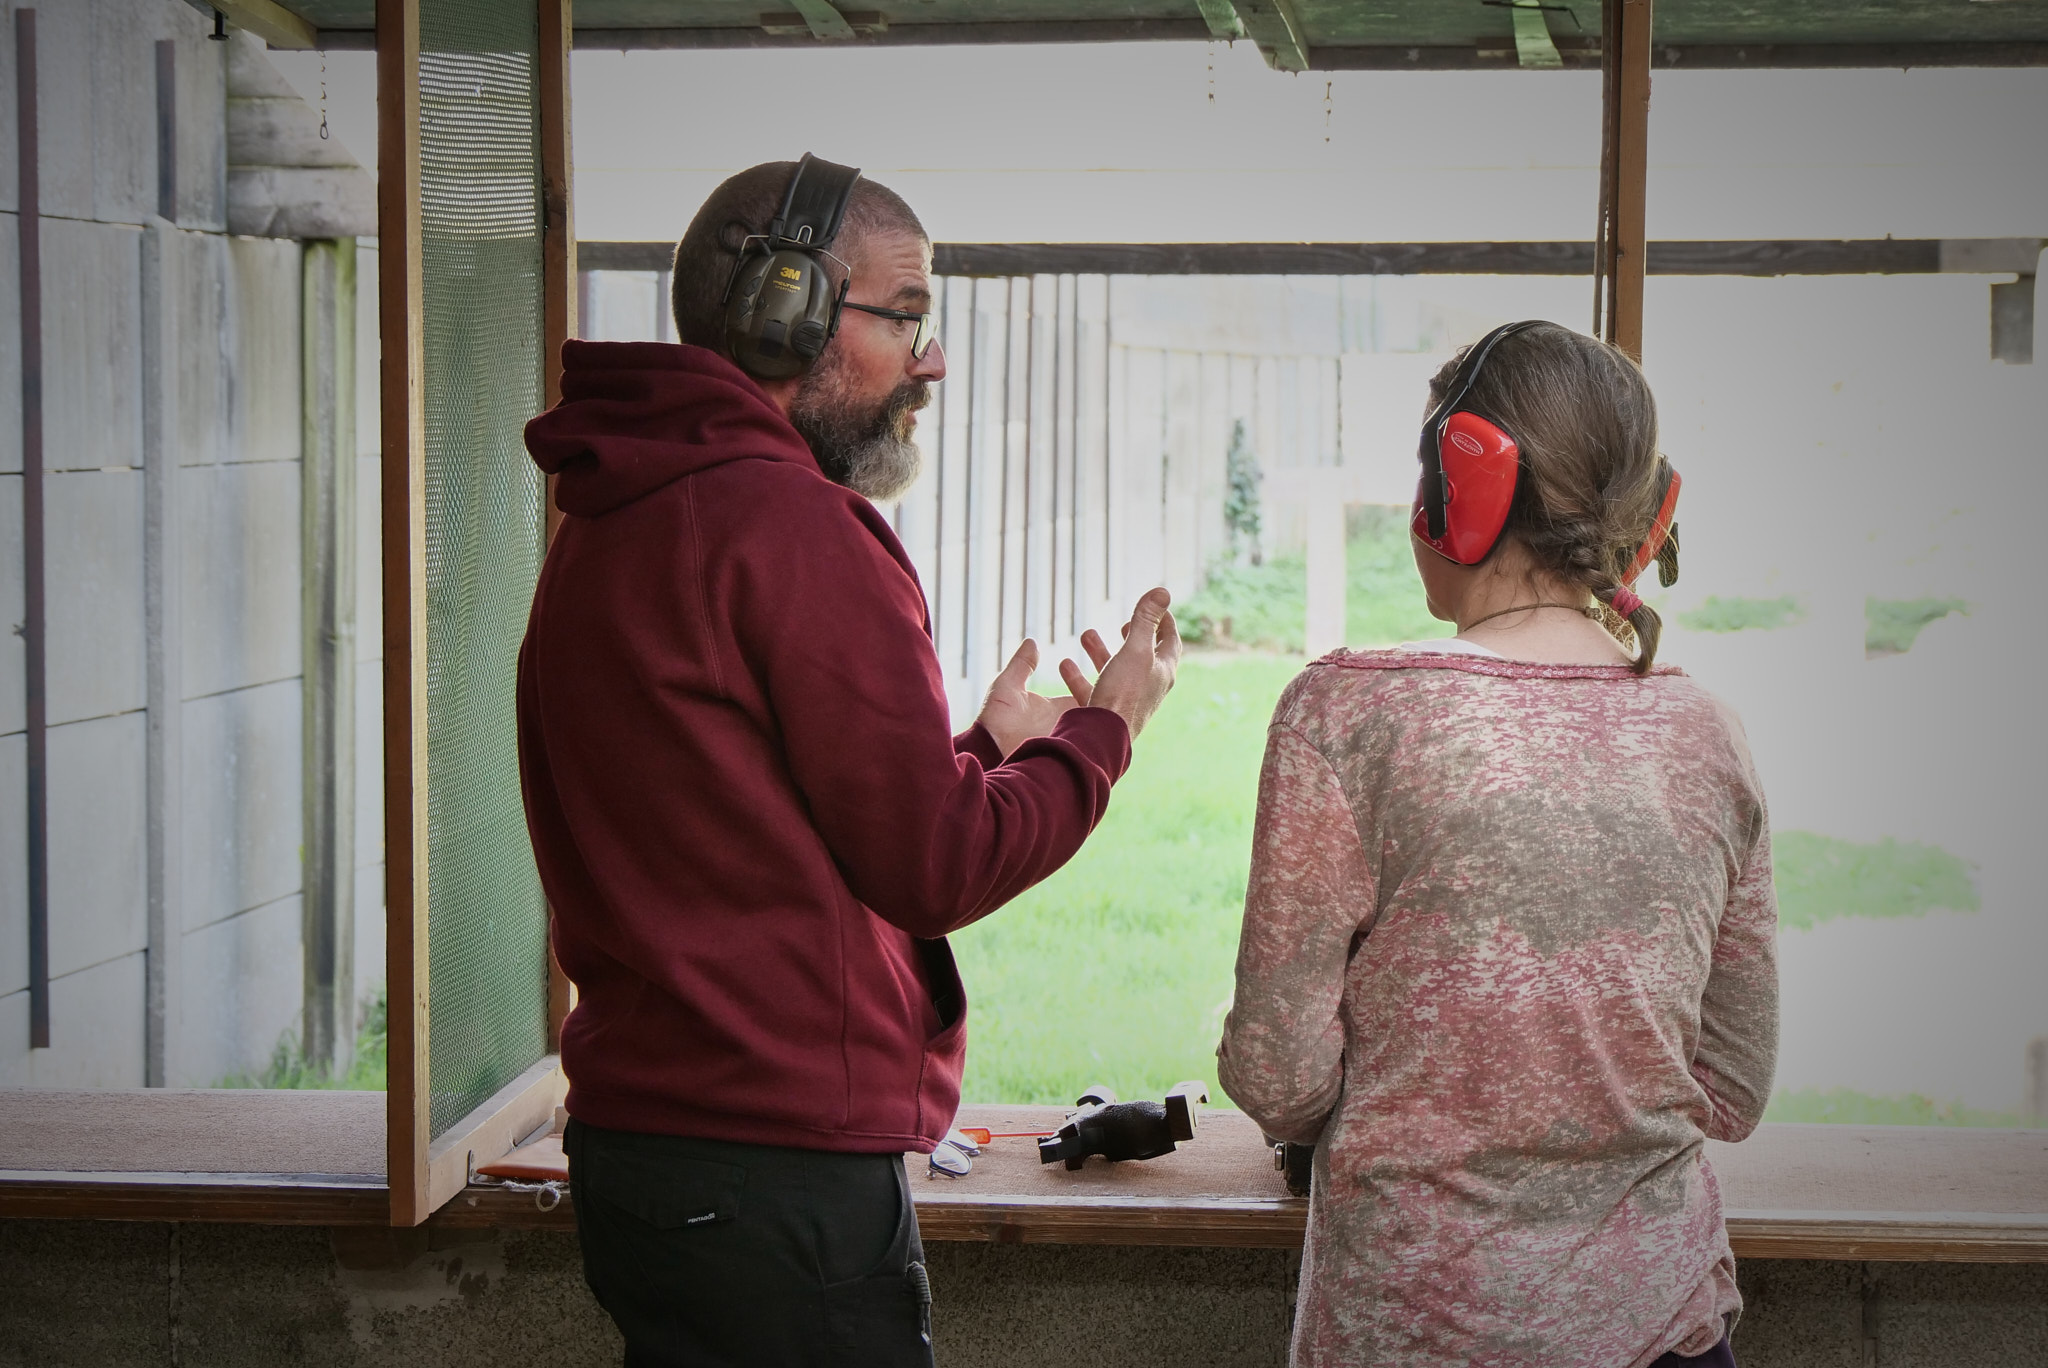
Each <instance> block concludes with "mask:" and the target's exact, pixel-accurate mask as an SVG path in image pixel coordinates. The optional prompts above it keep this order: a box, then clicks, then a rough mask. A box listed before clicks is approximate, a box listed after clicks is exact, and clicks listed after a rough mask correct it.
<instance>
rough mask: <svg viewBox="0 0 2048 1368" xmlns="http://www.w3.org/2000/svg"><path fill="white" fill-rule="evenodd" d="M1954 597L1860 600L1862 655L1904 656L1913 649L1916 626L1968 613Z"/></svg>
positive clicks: (1967, 609) (1869, 656)
mask: <svg viewBox="0 0 2048 1368" xmlns="http://www.w3.org/2000/svg"><path fill="white" fill-rule="evenodd" d="M1969 611H1970V605H1969V604H1967V603H1965V602H1963V600H1961V599H1958V598H1938V599H1937V598H1923V599H1878V598H1871V599H1865V600H1863V654H1864V656H1865V657H1867V658H1875V657H1877V656H1888V655H1904V654H1905V653H1906V652H1907V651H1910V650H1912V649H1913V642H1914V641H1915V640H1916V639H1918V637H1919V636H1920V629H1921V628H1922V627H1925V626H1926V625H1927V624H1928V623H1930V622H1938V621H1940V620H1941V619H1942V618H1945V617H1947V616H1948V615H1949V614H1950V613H1968V612H1969Z"/></svg>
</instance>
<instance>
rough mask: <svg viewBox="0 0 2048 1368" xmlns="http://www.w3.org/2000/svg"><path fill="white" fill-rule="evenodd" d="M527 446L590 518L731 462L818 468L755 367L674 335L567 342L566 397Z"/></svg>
mask: <svg viewBox="0 0 2048 1368" xmlns="http://www.w3.org/2000/svg"><path fill="white" fill-rule="evenodd" d="M526 449H527V451H529V452H530V453H532V455H533V462H534V464H535V465H537V466H539V467H540V468H541V469H542V470H544V471H546V472H547V473H548V474H550V475H553V476H556V477H557V478H556V482H555V503H556V505H557V506H558V507H560V508H561V510H562V511H563V512H564V513H569V514H573V515H574V516H576V517H583V518H589V517H596V516H597V515H599V514H602V513H609V512H610V511H612V510H613V509H615V508H619V507H622V506H623V505H625V504H629V503H631V502H633V501H634V500H635V499H638V498H641V497H643V496H645V495H647V494H650V493H652V492H653V491H655V490H657V489H660V488H662V487H663V486H664V485H668V484H672V483H674V482H675V481H677V480H680V479H682V478H683V477H684V476H685V475H694V474H696V473H697V472H698V471H700V470H709V469H710V468H711V467H713V466H719V465H724V464H726V463H727V462H729V461H743V460H768V461H789V462H793V463H795V464H798V465H803V466H808V467H809V468H810V469H812V470H817V469H818V462H817V459H816V458H815V457H813V456H812V455H811V449H810V448H809V447H808V446H806V445H805V444H804V440H803V438H801V437H799V436H798V435H797V432H796V429H795V428H793V427H791V426H790V425H789V419H788V418H787V417H785V416H784V415H783V412H782V410H781V409H779V408H777V407H776V406H775V405H774V403H773V402H771V401H770V400H769V398H768V396H767V395H765V394H763V393H762V392H761V387H760V386H759V385H757V384H755V383H754V381H753V380H752V379H751V378H750V377H749V376H748V375H747V374H746V372H744V371H742V370H741V369H740V368H739V367H738V366H735V365H734V364H733V363H732V362H730V361H728V360H726V359H725V358H724V357H722V356H720V355H719V354H718V353H716V352H713V351H709V350H707V349H705V348H703V347H692V346H681V345H677V344H674V343H669V342H579V341H575V340H571V341H568V342H565V343H563V344H562V402H561V403H559V404H557V405H555V406H554V407H553V408H551V409H549V410H548V411H547V412H546V413H543V414H541V415H540V416H539V417H538V418H535V419H534V420H533V421H531V422H529V423H528V424H527V425H526ZM820 478H822V472H820Z"/></svg>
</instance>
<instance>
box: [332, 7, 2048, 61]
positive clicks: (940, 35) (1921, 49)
mask: <svg viewBox="0 0 2048 1368" xmlns="http://www.w3.org/2000/svg"><path fill="white" fill-rule="evenodd" d="M843 13H844V14H845V17H846V20H847V23H848V24H849V25H851V26H852V28H853V34H854V36H853V41H852V43H850V44H848V46H854V47H943V46H979V45H982V44H991V43H1129V42H1147V41H1163V42H1180V43H1199V42H1206V41H1208V40H1209V39H1211V38H1213V37H1215V36H1216V35H1215V34H1214V33H1213V32H1212V31H1211V30H1210V28H1209V25H1208V23H1207V22H1206V21H1204V20H1203V19H1201V18H1200V17H1198V16H1190V17H1188V18H1186V19H1080V20H1073V21H1066V20H1016V21H1004V22H1000V23H986V24H887V25H885V26H883V27H881V28H879V29H876V30H873V31H869V30H867V29H864V28H863V27H862V21H863V20H864V19H865V18H866V17H867V16H866V15H864V14H861V13H857V12H852V11H845V12H843ZM790 18H791V19H792V20H793V21H794V23H793V25H792V28H793V31H792V32H790V33H787V34H783V33H771V32H769V31H767V30H764V29H762V28H760V27H758V26H756V27H752V28H579V29H577V30H576V46H577V47H579V48H590V49H593V50H597V51H611V52H637V51H672V50H673V51H698V50H706V49H709V50H722V49H730V48H779V47H815V46H817V39H815V38H813V37H811V36H810V31H809V28H808V26H806V25H805V24H804V23H803V21H802V19H801V17H800V16H798V15H797V14H796V13H795V11H791V12H790ZM1551 42H1552V43H1553V44H1554V45H1555V46H1556V48H1557V52H1558V56H1559V57H1560V58H1561V59H1562V60H1563V67H1562V70H1565V71H1586V70H1590V69H1592V68H1596V67H1598V66H1599V65H1600V41H1599V39H1598V38H1597V37H1594V36H1593V35H1591V34H1587V35H1584V36H1572V37H1560V36H1558V35H1556V34H1552V35H1551ZM314 46H317V47H322V48H325V49H327V50H328V51H330V52H342V51H349V50H362V51H369V50H371V49H374V48H375V47H376V46H377V36H376V34H375V33H374V32H372V31H371V30H369V29H366V28H365V29H348V28H331V29H321V30H319V32H318V35H317V37H316V40H315V42H314ZM1651 61H1652V64H1653V65H1654V66H1655V67H1656V68H1657V69H1658V70H1660V71H1683V70H1692V71H1744V70H1758V71H1782V70H1838V69H1860V68H1874V69H1875V68H1890V69H1893V70H1899V69H1904V68H1913V67H2041V66H2048V42H2010V43H1659V44H1657V46H1656V49H1655V51H1653V52H1652V53H1651ZM1308 69H1309V70H1311V71H1515V70H1521V69H1522V68H1521V66H1520V62H1519V54H1518V53H1517V52H1516V50H1515V45H1514V42H1513V40H1511V39H1508V38H1501V39H1497V40H1494V41H1492V42H1487V43H1476V44H1463V45H1459V46H1455V47H1451V46H1438V47H1428V46H1416V45H1413V44H1407V45H1401V44H1391V43H1388V44H1367V45H1361V46H1356V47H1335V46H1323V47H1317V48H1314V49H1311V50H1310V51H1309V53H1308Z"/></svg>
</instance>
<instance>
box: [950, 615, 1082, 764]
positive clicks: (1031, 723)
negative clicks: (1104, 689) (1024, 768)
mask: <svg viewBox="0 0 2048 1368" xmlns="http://www.w3.org/2000/svg"><path fill="white" fill-rule="evenodd" d="M1081 645H1082V647H1083V648H1084V649H1085V650H1086V651H1087V652H1088V655H1089V658H1090V659H1092V660H1094V662H1095V668H1097V669H1098V670H1099V669H1101V668H1102V667H1103V664H1104V663H1105V662H1107V661H1108V660H1109V649H1108V648H1107V647H1105V646H1104V645H1103V644H1102V638H1101V637H1100V636H1098V635H1096V634H1095V633H1094V632H1093V631H1090V632H1086V633H1083V634H1082V637H1081ZM1037 668H1038V643H1037V642H1035V641H1033V640H1031V638H1029V637H1026V638H1025V639H1024V644H1023V645H1021V646H1019V647H1018V648H1017V654H1015V655H1013V656H1011V657H1010V663H1009V664H1007V665H1005V666H1004V667H1003V672H1002V673H1001V674H999V675H997V676H996V678H995V682H994V683H993V684H991V685H989V686H988V697H987V699H985V700H984V701H983V703H982V705H981V716H980V717H978V718H976V719H975V720H976V721H977V722H979V723H981V725H982V726H983V727H986V728H987V729H988V734H989V735H990V736H992V737H994V738H995V742H996V745H997V746H999V747H1001V748H1002V752H1003V758H1004V759H1006V760H1007V759H1008V758H1009V756H1010V752H1011V751H1013V750H1015V749H1017V747H1019V746H1021V745H1023V744H1024V743H1025V742H1026V741H1029V740H1031V739H1032V738H1033V737H1038V736H1050V735H1052V729H1053V728H1054V727H1055V726H1057V725H1058V724H1059V720H1060V714H1062V713H1064V712H1065V711H1066V710H1067V709H1069V708H1072V707H1075V706H1078V704H1079V703H1080V702H1081V701H1082V696H1081V695H1080V694H1078V693H1077V694H1075V696H1074V697H1073V698H1047V697H1046V696H1045V695H1044V694H1035V693H1032V692H1031V690H1030V689H1028V688H1027V687H1025V686H1026V685H1028V684H1030V683H1031V675H1032V672H1033V671H1035V670H1037ZM1060 674H1061V676H1062V677H1064V678H1065V679H1066V680H1067V683H1068V686H1069V687H1072V684H1073V681H1074V680H1075V679H1085V678H1086V676H1084V675H1082V674H1081V671H1080V667H1079V666H1077V665H1075V664H1074V662H1073V661H1071V660H1063V661H1061V662H1060Z"/></svg>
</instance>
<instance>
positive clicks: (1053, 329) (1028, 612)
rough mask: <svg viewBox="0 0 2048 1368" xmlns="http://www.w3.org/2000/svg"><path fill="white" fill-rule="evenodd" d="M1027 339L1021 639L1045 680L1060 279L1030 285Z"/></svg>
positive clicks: (1054, 520)
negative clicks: (1033, 651) (1028, 640)
mask: <svg viewBox="0 0 2048 1368" xmlns="http://www.w3.org/2000/svg"><path fill="white" fill-rule="evenodd" d="M1028 298H1029V300H1030V306H1029V314H1030V338H1029V351H1028V360H1027V363H1026V365H1025V370H1024V374H1025V392H1026V395H1027V396H1028V397H1027V400H1026V402H1027V405H1028V407H1027V408H1026V410H1025V415H1026V416H1025V422H1026V427H1025V432H1024V443H1025V449H1026V450H1027V451H1028V452H1029V453H1030V455H1029V458H1028V460H1027V461H1026V463H1025V478H1024V634H1025V635H1027V636H1030V637H1034V638H1036V639H1037V641H1038V645H1039V653H1040V663H1041V665H1042V666H1043V668H1044V669H1045V670H1046V672H1047V673H1048V674H1050V673H1051V672H1052V670H1053V669H1054V667H1055V664H1056V662H1055V661H1054V660H1053V659H1052V644H1053V641H1054V639H1055V637H1056V629H1055V627H1054V625H1053V617H1054V614H1053V593H1054V588H1055V566H1056V564H1057V560H1056V557H1057V554H1058V541H1059V537H1058V530H1057V529H1058V513H1059V508H1058V493H1059V479H1058V476H1059V422H1058V415H1059V356H1058V348H1057V345H1056V343H1055V338H1056V337H1057V335H1058V325H1059V278H1058V277H1057V276H1033V277H1032V278H1031V280H1030V281H1029V295H1028Z"/></svg>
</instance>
